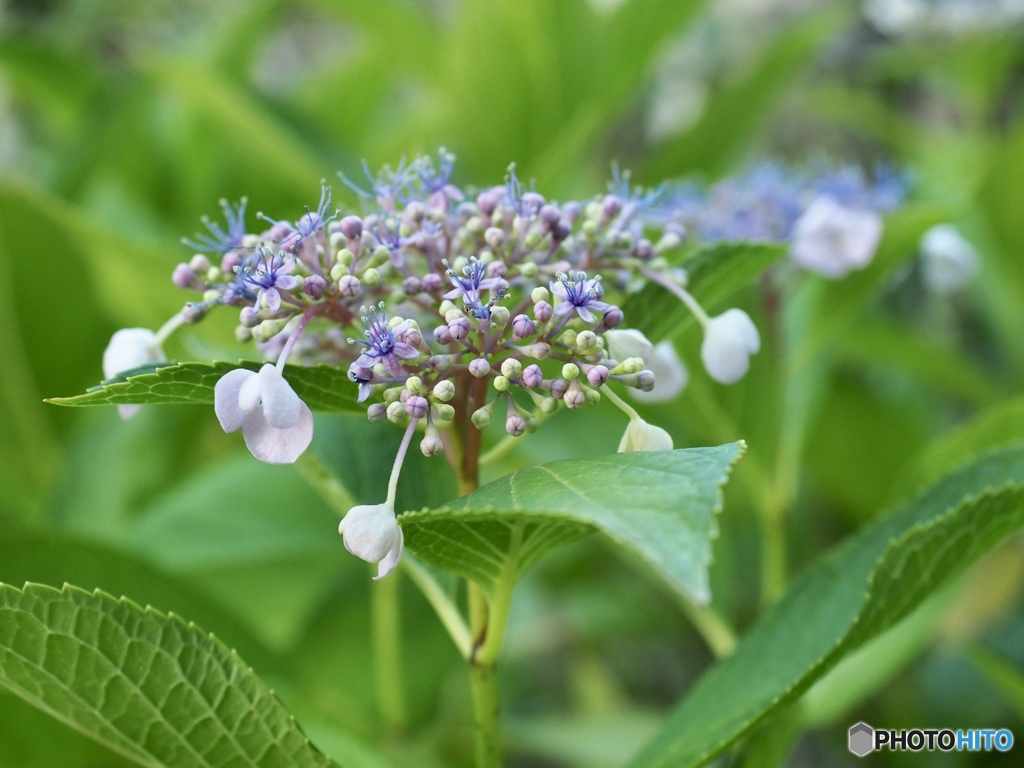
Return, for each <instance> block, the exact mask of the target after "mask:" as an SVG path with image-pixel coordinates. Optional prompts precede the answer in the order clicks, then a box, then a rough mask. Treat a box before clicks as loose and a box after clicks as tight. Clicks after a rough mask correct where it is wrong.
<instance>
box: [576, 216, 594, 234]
mask: <svg viewBox="0 0 1024 768" xmlns="http://www.w3.org/2000/svg"><path fill="white" fill-rule="evenodd" d="M580 231H581V232H582V233H583V234H584V235H586V236H587V237H593V236H594V235H596V234H597V222H596V221H594V220H593V219H588V220H587V221H584V222H583V226H582V227H580Z"/></svg>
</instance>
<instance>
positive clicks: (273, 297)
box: [263, 288, 281, 312]
mask: <svg viewBox="0 0 1024 768" xmlns="http://www.w3.org/2000/svg"><path fill="white" fill-rule="evenodd" d="M263 300H264V301H265V302H266V303H267V308H268V309H269V310H270V311H271V312H277V310H279V309H280V308H281V294H280V293H278V292H277V288H267V290H266V291H264V292H263Z"/></svg>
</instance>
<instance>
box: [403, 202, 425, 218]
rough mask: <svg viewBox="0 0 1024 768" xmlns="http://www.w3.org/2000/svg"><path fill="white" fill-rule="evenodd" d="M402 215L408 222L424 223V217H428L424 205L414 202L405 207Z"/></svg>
mask: <svg viewBox="0 0 1024 768" xmlns="http://www.w3.org/2000/svg"><path fill="white" fill-rule="evenodd" d="M402 215H403V217H404V218H405V219H406V220H407V221H422V220H423V217H424V216H426V215H427V209H426V208H424V207H423V203H421V202H419V201H418V200H413V201H412V202H411V203H409V204H408V205H407V206H405V210H404V211H403V212H402Z"/></svg>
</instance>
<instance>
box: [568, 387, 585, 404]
mask: <svg viewBox="0 0 1024 768" xmlns="http://www.w3.org/2000/svg"><path fill="white" fill-rule="evenodd" d="M562 399H563V400H565V404H566V406H567V407H569V408H582V407H583V406H584V405H586V402H587V396H586V395H585V394H583V392H582V391H581V390H578V389H570V390H569V391H568V392H566V393H565V395H564V396H563V397H562Z"/></svg>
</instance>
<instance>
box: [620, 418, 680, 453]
mask: <svg viewBox="0 0 1024 768" xmlns="http://www.w3.org/2000/svg"><path fill="white" fill-rule="evenodd" d="M672 447H673V446H672V436H671V435H670V434H669V433H668V432H666V431H665V430H664V429H662V428H661V427H656V426H654V425H653V424H648V423H647V422H646V421H644V420H643V419H642V418H640V417H639V416H634V417H633V418H631V419H630V420H629V424H628V425H627V426H626V431H625V433H623V435H622V440H621V441H620V442H619V453H633V452H636V451H671V450H672Z"/></svg>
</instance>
